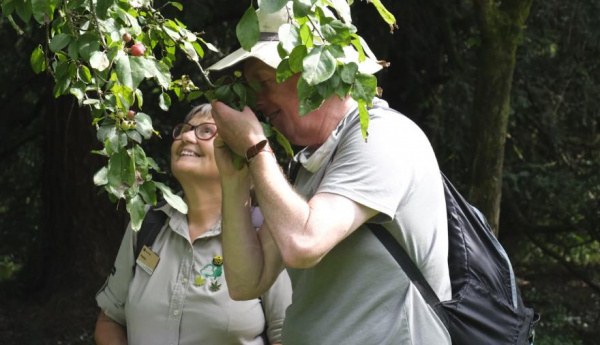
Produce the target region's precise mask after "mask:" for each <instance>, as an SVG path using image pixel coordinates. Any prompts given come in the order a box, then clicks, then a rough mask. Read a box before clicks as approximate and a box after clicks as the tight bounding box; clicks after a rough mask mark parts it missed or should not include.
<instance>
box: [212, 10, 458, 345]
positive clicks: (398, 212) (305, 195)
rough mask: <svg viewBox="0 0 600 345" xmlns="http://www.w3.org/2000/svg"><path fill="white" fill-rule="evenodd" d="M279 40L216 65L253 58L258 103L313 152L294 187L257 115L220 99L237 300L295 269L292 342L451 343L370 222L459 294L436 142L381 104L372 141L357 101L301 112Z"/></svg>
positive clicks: (226, 226)
mask: <svg viewBox="0 0 600 345" xmlns="http://www.w3.org/2000/svg"><path fill="white" fill-rule="evenodd" d="M269 23H270V25H271V26H272V25H273V21H272V20H270V21H269ZM278 23H281V21H280V22H278ZM263 31H264V30H263ZM267 36H268V35H267ZM272 37H273V36H271V38H270V39H273V38H272ZM276 45H277V41H276V40H273V41H266V42H261V43H259V45H258V46H257V47H256V49H254V48H253V49H252V52H245V51H237V52H234V53H232V54H231V55H230V56H228V57H225V58H224V59H223V60H222V61H221V62H219V63H217V64H216V65H214V66H212V67H211V68H210V69H211V70H219V69H222V68H227V67H231V66H234V65H236V64H238V63H243V73H244V76H245V78H246V79H247V80H249V81H252V82H254V81H256V82H259V83H260V84H261V90H260V92H258V95H257V96H258V108H259V109H260V110H261V111H262V113H263V114H265V115H266V116H267V117H268V118H269V120H270V122H271V124H272V125H274V126H275V127H276V128H277V129H278V130H279V131H281V133H283V134H284V135H285V136H286V137H287V138H288V139H289V140H290V141H291V142H292V143H293V144H296V145H300V146H305V147H306V149H305V150H303V151H302V152H300V153H299V154H298V155H297V156H296V158H295V159H296V160H297V161H298V162H299V163H300V164H301V167H300V169H299V172H298V175H297V179H296V182H295V188H293V187H292V186H290V184H289V183H288V181H287V179H286V177H285V176H284V175H283V174H282V172H281V169H280V167H279V166H278V164H277V161H276V160H275V158H274V156H273V155H272V153H271V151H270V149H269V147H268V143H267V142H266V141H265V140H266V138H265V135H264V133H263V130H262V126H261V124H260V123H259V121H258V120H257V118H256V116H255V115H254V113H253V112H252V111H251V110H250V109H249V108H245V109H244V110H243V111H242V112H237V111H235V110H233V109H231V108H229V107H228V106H226V105H225V104H223V103H221V102H213V108H214V109H213V117H214V119H215V122H216V123H217V126H218V131H219V136H218V138H217V139H216V141H215V155H216V159H217V164H218V166H219V169H220V171H221V179H222V185H223V211H222V212H223V214H222V217H223V233H224V238H223V242H224V257H225V258H226V260H225V270H226V276H227V282H228V285H229V289H230V294H231V295H232V297H233V298H234V299H249V298H255V297H256V296H259V295H260V294H261V293H263V292H264V291H265V290H266V289H267V288H268V287H269V286H270V285H271V284H272V282H273V281H274V280H275V278H276V277H277V276H278V274H279V273H280V272H281V270H283V269H284V267H285V268H286V269H287V270H288V273H289V275H290V278H291V280H292V285H293V297H292V305H291V306H290V307H289V308H288V310H287V313H286V319H285V321H284V327H283V341H282V343H283V344H286V345H295V344H361V345H364V344H415V345H417V344H424V345H429V344H431V345H433V344H435V345H438V344H450V337H449V335H448V332H447V331H446V329H445V328H444V326H443V324H442V322H441V321H440V320H439V319H438V317H437V316H436V315H435V313H434V312H433V311H432V309H431V308H430V307H429V306H428V305H427V304H426V302H425V301H424V300H423V298H422V297H421V295H420V293H419V291H418V290H417V289H416V288H415V287H414V286H413V285H412V283H411V282H410V280H409V279H408V277H407V276H406V275H405V274H404V272H403V271H402V270H401V268H400V267H399V266H398V264H397V263H396V261H395V260H394V259H393V258H392V256H391V255H390V254H389V253H388V252H387V250H386V249H385V248H384V247H383V245H382V244H381V243H380V242H379V241H378V240H377V239H376V238H375V236H374V235H373V234H372V233H371V232H370V231H369V230H368V228H366V227H365V226H364V224H365V223H366V222H373V223H382V224H383V225H384V226H385V227H386V229H387V230H388V231H390V232H391V233H392V235H393V236H394V237H395V238H396V239H397V240H398V241H399V242H400V244H401V245H402V246H403V247H404V248H405V249H406V251H407V252H408V254H409V256H410V257H411V258H412V260H413V261H414V262H415V263H416V264H417V266H418V267H419V268H420V269H421V271H422V272H423V275H424V276H425V278H426V279H427V280H428V282H429V283H430V285H431V286H432V288H433V289H434V291H435V292H436V294H437V295H438V297H439V298H440V300H447V299H450V297H451V293H450V280H449V276H448V266H447V250H448V240H447V220H446V209H445V202H444V192H443V187H442V180H441V176H440V172H439V168H438V165H437V162H436V158H435V155H434V153H433V150H432V148H431V145H430V144H429V142H428V140H427V138H426V137H425V135H424V134H423V132H422V131H421V130H420V129H419V128H418V127H417V126H416V125H415V124H414V123H413V122H411V121H410V120H409V119H407V118H406V117H404V116H403V115H400V114H398V113H397V112H395V111H393V110H390V109H388V108H387V104H386V103H385V102H383V101H381V100H376V101H375V107H374V108H373V109H370V111H369V113H370V124H369V133H370V135H369V141H368V143H365V141H364V140H363V138H362V135H361V132H360V121H359V117H358V110H357V104H356V102H355V101H354V100H352V98H350V97H346V98H344V99H340V98H339V97H337V96H333V97H331V98H329V99H327V100H326V101H325V102H324V103H323V105H322V106H321V107H320V108H319V109H317V110H315V111H313V112H311V113H310V114H308V115H306V116H303V117H300V116H299V108H298V105H299V100H298V93H297V87H296V85H297V82H298V79H299V75H295V76H293V77H291V78H289V79H288V80H286V81H285V82H282V83H280V84H278V83H277V82H276V81H275V68H276V66H277V64H278V63H279V57H278V55H277V50H276ZM231 152H234V153H236V154H237V155H240V156H242V157H246V158H247V160H248V164H247V167H246V168H244V169H242V170H241V171H238V170H236V169H235V168H234V167H233V164H232V163H231ZM250 180H251V181H252V184H253V186H254V190H255V193H256V196H257V198H258V202H259V204H260V206H261V210H262V211H263V214H264V218H265V223H264V226H263V227H262V228H261V229H259V231H258V232H256V231H254V230H253V228H252V227H251V225H250V214H249V207H248V203H247V200H248V198H249V187H250Z"/></svg>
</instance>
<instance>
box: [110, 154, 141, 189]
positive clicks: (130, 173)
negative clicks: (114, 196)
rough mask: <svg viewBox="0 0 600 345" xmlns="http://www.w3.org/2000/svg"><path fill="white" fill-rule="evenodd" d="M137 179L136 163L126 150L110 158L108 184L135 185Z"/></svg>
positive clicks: (113, 185)
mask: <svg viewBox="0 0 600 345" xmlns="http://www.w3.org/2000/svg"><path fill="white" fill-rule="evenodd" d="M134 181H135V165H134V162H133V160H132V159H131V157H130V156H129V155H128V154H127V151H126V150H121V151H119V152H117V153H115V154H113V155H112V156H111V157H110V158H109V160H108V184H109V185H111V186H112V187H115V188H117V187H120V186H121V185H122V184H123V183H125V184H127V185H128V186H133V183H134Z"/></svg>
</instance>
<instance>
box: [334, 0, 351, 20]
mask: <svg viewBox="0 0 600 345" xmlns="http://www.w3.org/2000/svg"><path fill="white" fill-rule="evenodd" d="M328 3H329V4H330V6H331V7H333V8H334V9H335V11H336V12H337V13H338V15H339V16H340V17H341V18H342V20H343V21H344V22H345V23H352V16H351V15H350V5H351V3H349V2H348V0H328Z"/></svg>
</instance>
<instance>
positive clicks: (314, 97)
mask: <svg viewBox="0 0 600 345" xmlns="http://www.w3.org/2000/svg"><path fill="white" fill-rule="evenodd" d="M298 99H299V100H300V105H299V111H300V116H304V115H306V114H308V113H310V112H311V111H313V110H315V109H318V108H319V107H320V106H321V104H322V103H323V98H322V97H321V96H320V95H319V93H318V92H317V89H316V88H315V87H314V86H310V85H308V83H307V82H306V81H305V80H304V78H300V80H298Z"/></svg>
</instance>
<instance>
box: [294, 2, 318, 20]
mask: <svg viewBox="0 0 600 345" xmlns="http://www.w3.org/2000/svg"><path fill="white" fill-rule="evenodd" d="M316 2H317V0H294V7H293V9H294V17H296V18H301V17H306V16H307V15H308V14H309V13H310V12H311V8H312V6H313V5H314V4H315V3H316Z"/></svg>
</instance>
